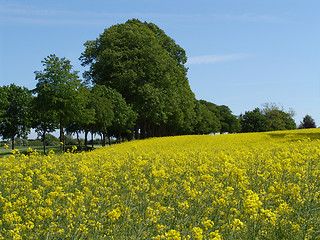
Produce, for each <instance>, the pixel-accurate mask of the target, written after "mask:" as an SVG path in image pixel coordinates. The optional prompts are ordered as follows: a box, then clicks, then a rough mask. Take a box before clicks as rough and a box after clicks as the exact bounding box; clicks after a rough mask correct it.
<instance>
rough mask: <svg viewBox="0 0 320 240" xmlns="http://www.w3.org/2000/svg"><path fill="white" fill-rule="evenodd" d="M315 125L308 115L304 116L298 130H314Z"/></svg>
mask: <svg viewBox="0 0 320 240" xmlns="http://www.w3.org/2000/svg"><path fill="white" fill-rule="evenodd" d="M316 127H317V126H316V123H315V121H314V120H313V118H312V117H311V116H310V115H306V116H305V117H304V118H303V121H302V122H300V125H299V128H300V129H301V128H316Z"/></svg>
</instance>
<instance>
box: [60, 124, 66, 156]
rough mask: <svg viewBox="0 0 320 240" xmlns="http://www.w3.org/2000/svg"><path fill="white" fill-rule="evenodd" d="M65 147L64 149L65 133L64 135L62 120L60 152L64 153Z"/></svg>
mask: <svg viewBox="0 0 320 240" xmlns="http://www.w3.org/2000/svg"><path fill="white" fill-rule="evenodd" d="M64 150H65V147H64V133H63V124H62V119H60V151H61V152H64Z"/></svg>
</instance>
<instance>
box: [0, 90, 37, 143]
mask: <svg viewBox="0 0 320 240" xmlns="http://www.w3.org/2000/svg"><path fill="white" fill-rule="evenodd" d="M0 89H1V90H0V95H1V103H2V104H3V105H2V106H1V110H0V114H1V115H0V118H1V122H0V124H1V128H0V135H1V136H2V137H3V138H4V139H11V141H12V149H14V148H15V142H14V141H15V138H16V137H24V136H26V135H27V134H28V133H29V132H30V125H31V124H30V106H31V101H32V95H31V93H30V91H29V90H28V89H27V88H25V87H19V86H16V85H15V84H11V85H8V86H3V87H1V88H0Z"/></svg>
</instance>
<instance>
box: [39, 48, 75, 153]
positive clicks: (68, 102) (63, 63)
mask: <svg viewBox="0 0 320 240" xmlns="http://www.w3.org/2000/svg"><path fill="white" fill-rule="evenodd" d="M42 64H43V67H44V69H43V70H42V71H36V72H35V75H36V80H37V81H38V83H37V85H36V88H35V90H34V92H35V93H36V94H37V98H38V99H39V101H41V102H42V103H43V105H44V108H43V111H47V110H50V113H51V116H52V121H54V122H55V123H57V124H58V125H59V128H60V142H61V143H63V148H62V150H63V151H64V127H65V126H66V125H67V124H68V123H69V122H72V120H73V118H74V117H75V116H76V115H77V114H78V110H79V108H80V107H81V99H79V94H78V91H77V90H78V89H79V87H80V86H81V81H80V79H79V76H78V72H77V71H74V70H73V66H72V65H71V63H70V61H69V60H67V59H66V58H58V57H57V56H56V55H54V54H51V55H49V56H48V57H46V58H45V59H44V60H43V61H42ZM80 97H81V96H80ZM46 109H47V110H46ZM52 112H53V113H52Z"/></svg>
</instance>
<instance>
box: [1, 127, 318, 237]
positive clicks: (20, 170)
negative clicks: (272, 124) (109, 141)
mask: <svg viewBox="0 0 320 240" xmlns="http://www.w3.org/2000/svg"><path fill="white" fill-rule="evenodd" d="M319 176H320V130H319V129H310V130H293V131H279V132H266V133H247V134H228V135H216V136H209V135H201V136H199V135H197V136H178V137H165V138H152V139H147V140H139V141H131V142H127V143H123V144H116V145H112V146H109V147H105V148H100V149H97V150H94V151H92V152H88V153H85V152H82V153H65V154H62V155H56V154H52V153H51V154H49V155H48V156H43V155H39V154H38V153H34V152H32V151H29V153H28V154H19V153H16V154H12V155H10V156H7V157H3V158H0V238H1V239H157V240H160V239H176V240H179V239H196V240H200V239H215V240H218V239H270V240H271V239H272V240H273V239H320V177H319Z"/></svg>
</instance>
